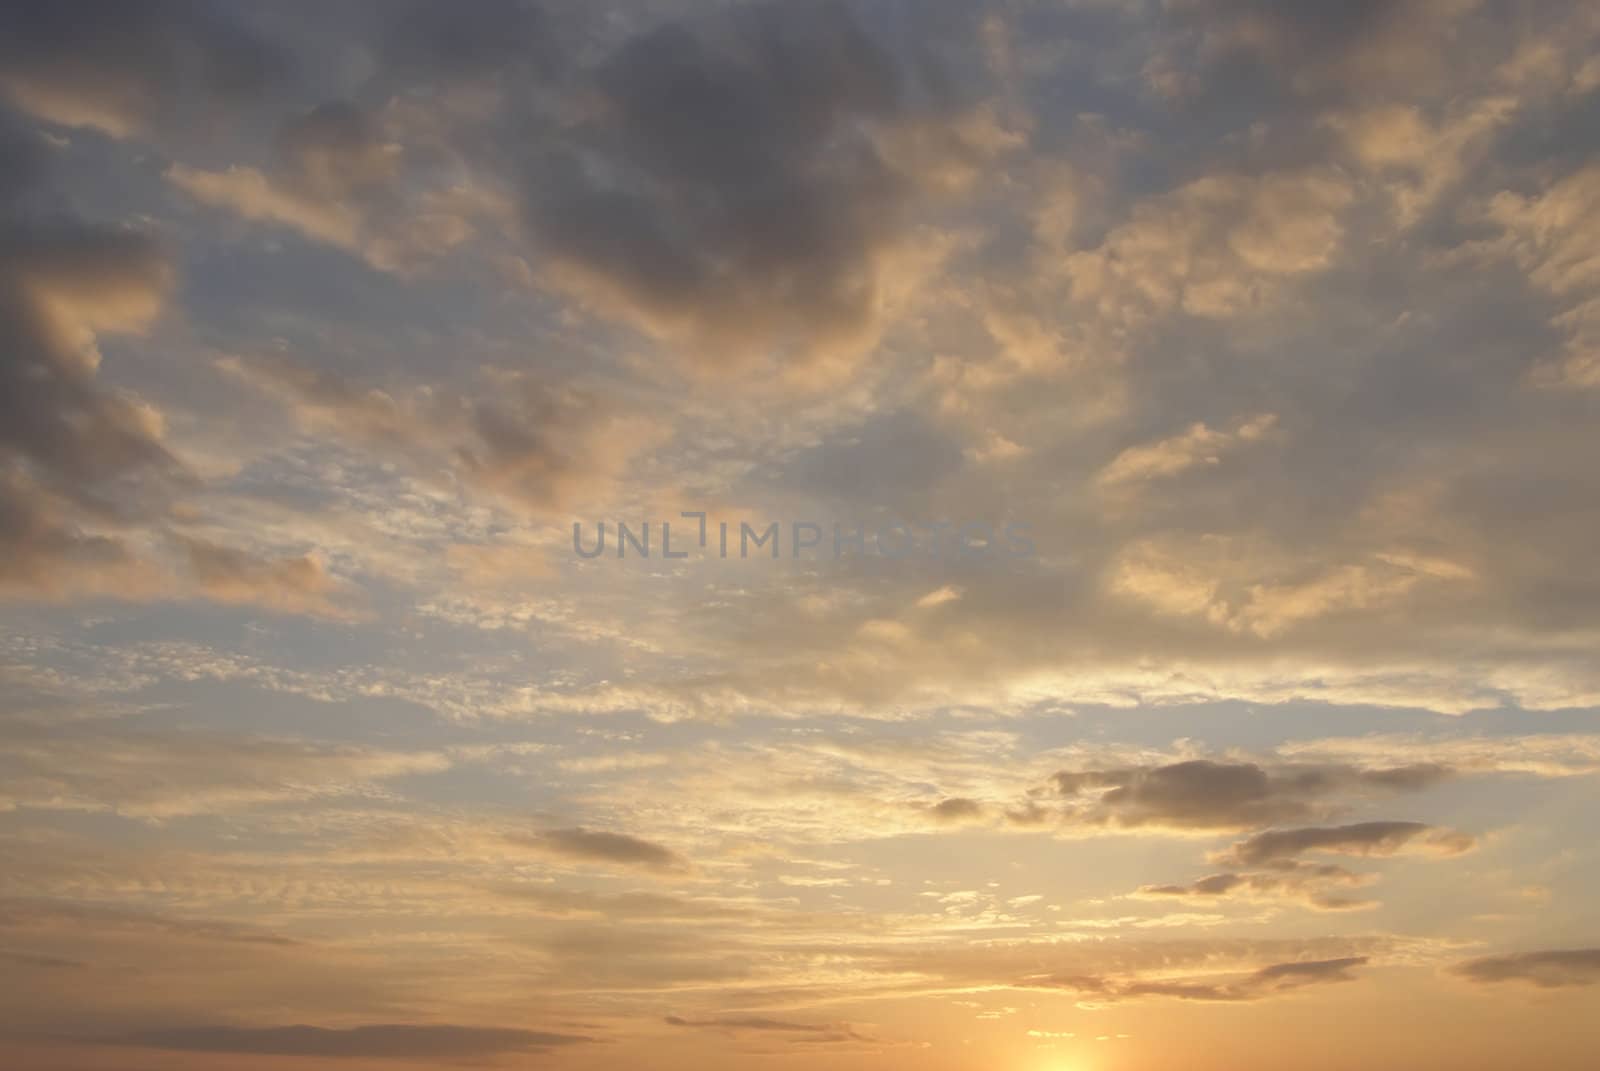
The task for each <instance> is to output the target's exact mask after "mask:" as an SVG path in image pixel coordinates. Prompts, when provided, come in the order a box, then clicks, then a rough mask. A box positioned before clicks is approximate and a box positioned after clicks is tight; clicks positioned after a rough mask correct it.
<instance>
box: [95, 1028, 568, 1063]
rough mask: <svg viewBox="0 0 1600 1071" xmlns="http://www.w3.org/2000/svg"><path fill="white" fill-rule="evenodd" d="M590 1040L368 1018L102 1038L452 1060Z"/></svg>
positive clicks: (192, 1047) (151, 1044) (144, 1044)
mask: <svg viewBox="0 0 1600 1071" xmlns="http://www.w3.org/2000/svg"><path fill="white" fill-rule="evenodd" d="M593 1040H594V1039H593V1038H592V1037H587V1036H585V1035H582V1034H558V1033H549V1032H545V1031H539V1030H522V1029H515V1028H511V1027H488V1026H452V1025H422V1024H374V1025H371V1026H354V1027H320V1026H274V1027H238V1026H196V1027H167V1028H163V1029H155V1030H140V1031H136V1032H134V1033H131V1034H123V1035H119V1036H115V1037H110V1038H107V1039H105V1041H104V1043H105V1044H110V1045H127V1046H135V1047H139V1048H151V1049H164V1050H167V1051H169V1052H221V1053H234V1054H238V1055H261V1056H328V1057H344V1058H352V1059H384V1060H432V1061H437V1060H447V1061H457V1060H481V1059H485V1058H488V1057H495V1056H503V1055H507V1054H513V1053H538V1052H548V1051H550V1050H552V1049H559V1048H565V1047H568V1046H572V1045H580V1044H584V1043H586V1042H592V1041H593Z"/></svg>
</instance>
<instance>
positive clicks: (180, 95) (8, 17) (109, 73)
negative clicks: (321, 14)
mask: <svg viewBox="0 0 1600 1071" xmlns="http://www.w3.org/2000/svg"><path fill="white" fill-rule="evenodd" d="M237 14H238V13H237V10H236V9H235V8H233V7H231V6H229V5H226V4H215V3H203V2H200V0H122V2H118V3H108V4H96V5H94V7H93V8H92V10H85V9H83V8H81V7H75V6H73V5H70V4H58V3H51V2H50V0H18V2H16V3H8V4H5V5H4V6H3V7H0V93H3V94H4V95H5V96H7V97H9V98H10V100H11V101H12V103H14V104H16V105H17V106H19V107H21V108H23V109H24V110H26V111H29V112H31V113H33V114H35V115H38V116H40V117H43V118H46V119H50V120H52V121H55V122H60V123H65V124H68V125H74V126H77V125H84V126H94V127H99V128H100V129H102V130H105V131H107V132H108V133H112V134H117V135H121V134H126V133H130V132H131V131H133V130H135V129H137V128H138V127H140V126H142V125H144V124H145V123H146V122H149V121H151V120H154V119H156V118H158V117H160V118H169V119H177V118H179V117H180V115H181V116H182V117H183V118H190V117H193V116H194V115H200V116H205V115H206V114H208V113H210V114H213V115H214V114H216V113H217V112H218V111H221V110H225V109H227V108H228V107H231V106H235V105H237V104H238V103H240V102H242V101H246V100H249V99H251V98H253V97H255V96H257V95H259V94H260V93H262V92H263V91H264V90H266V89H267V88H268V87H270V86H272V85H274V84H276V83H277V82H278V81H279V80H280V79H281V78H282V77H283V76H284V75H285V74H287V73H288V71H289V69H290V62H289V59H288V56H287V54H286V53H285V52H283V51H282V50H281V49H280V48H279V47H278V46H276V45H275V44H273V43H272V42H270V41H268V40H267V39H265V38H264V37H262V36H261V35H259V34H258V33H257V32H255V30H254V29H253V28H252V27H251V26H250V25H249V24H248V23H247V22H246V21H244V20H243V19H241V18H239V17H237Z"/></svg>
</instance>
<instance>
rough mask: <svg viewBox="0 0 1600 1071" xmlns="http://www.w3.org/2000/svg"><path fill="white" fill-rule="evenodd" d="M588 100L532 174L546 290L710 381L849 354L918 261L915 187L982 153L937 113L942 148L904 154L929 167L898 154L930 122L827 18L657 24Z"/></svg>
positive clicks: (882, 63) (777, 15) (819, 12)
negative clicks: (652, 340)
mask: <svg viewBox="0 0 1600 1071" xmlns="http://www.w3.org/2000/svg"><path fill="white" fill-rule="evenodd" d="M594 92H595V93H596V95H597V107H596V108H595V109H593V111H592V114H591V115H590V116H589V117H588V119H587V121H586V122H585V123H584V124H583V126H581V127H580V128H579V129H578V130H577V131H575V133H574V136H573V138H572V142H571V145H570V148H569V149H568V151H567V152H566V154H565V156H564V157H558V158H554V159H548V160H544V161H541V162H539V164H538V165H537V167H535V168H533V169H532V171H531V172H530V177H529V181H528V195H527V210H526V216H527V224H528V229H529V231H530V234H531V236H532V238H533V239H534V241H535V242H536V244H537V245H538V247H539V249H540V252H541V255H542V256H543V258H544V263H545V270H546V273H547V275H548V277H549V279H550V280H551V281H552V282H553V283H554V284H555V285H557V286H558V287H561V288H563V289H565V290H567V291H569V292H571V293H573V294H575V295H577V296H578V297H579V298H580V299H581V300H583V301H585V302H586V303H588V304H589V305H590V306H591V307H594V308H596V309H599V310H601V311H604V312H607V313H610V314H614V315H617V316H620V317H622V318H623V319H625V320H627V321H628V322H630V323H632V324H634V325H635V326H637V327H639V328H641V329H643V330H644V331H646V332H647V333H649V334H652V335H655V336H657V337H660V338H663V339H667V340H669V341H672V342H674V343H677V344H679V345H681V347H682V349H683V351H684V352H685V353H686V354H688V355H689V356H690V357H691V359H694V360H698V361H703V362H706V363H709V364H711V365H713V366H723V367H726V366H728V365H732V364H735V363H738V362H741V361H746V360H749V359H750V358H752V357H754V356H757V355H768V356H778V357H782V358H785V359H787V360H789V361H791V362H794V363H795V364H798V365H807V364H815V363H817V362H819V361H825V360H829V359H833V360H846V359H852V358H854V357H856V356H858V355H859V354H860V352H861V351H862V350H863V349H864V348H866V347H867V346H869V345H871V344H872V342H874V341H875V339H876V336H877V334H878V332H879V331H880V330H881V326H882V324H881V319H882V315H883V313H884V310H885V307H886V306H887V305H889V304H890V303H891V302H892V300H893V299H894V297H895V292H896V290H897V288H899V287H900V286H901V285H903V281H904V278H905V276H906V274H907V273H908V272H915V270H916V264H917V263H918V261H919V259H920V257H921V255H920V254H918V253H917V251H916V250H915V249H914V248H913V247H912V245H911V244H910V235H909V234H908V229H907V228H908V221H907V218H906V216H907V206H908V205H909V203H910V202H911V200H912V199H913V198H914V197H915V196H916V194H917V193H918V191H919V185H920V184H921V182H922V179H923V178H924V176H927V175H931V174H932V173H934V172H935V171H936V170H937V169H938V167H939V166H940V164H941V163H942V162H943V161H945V160H948V159H949V158H950V156H951V155H952V154H955V155H957V156H959V155H961V154H963V153H965V154H968V155H969V156H973V155H975V156H981V154H982V151H983V148H982V145H981V144H980V143H979V141H978V139H974V138H973V137H971V136H964V133H969V132H970V129H971V124H970V123H969V124H968V125H967V126H963V125H962V124H961V123H960V122H958V121H957V120H958V119H960V118H961V117H962V116H961V115H959V114H957V113H956V112H954V111H952V112H951V114H950V115H949V122H948V123H946V124H944V127H943V129H944V130H945V136H944V137H943V138H939V137H936V136H935V137H927V138H918V139H914V143H915V144H917V145H918V146H921V147H923V148H926V147H927V146H930V145H931V146H936V147H937V148H936V149H935V150H934V152H935V157H934V158H932V159H930V158H928V154H927V153H926V152H921V153H918V154H914V158H913V159H910V160H906V159H904V157H903V156H902V155H898V154H897V152H896V149H897V148H903V147H904V145H905V144H906V139H905V138H904V137H899V136H901V135H905V134H907V133H908V132H909V131H910V130H911V129H912V128H913V127H917V128H921V129H925V130H929V131H934V130H938V129H940V127H941V113H940V112H939V111H938V110H937V109H934V110H929V109H928V108H923V107H920V106H918V105H914V104H913V103H912V100H911V96H910V92H911V75H910V74H909V72H908V71H907V70H906V69H905V68H904V66H903V65H902V64H901V63H900V62H899V61H898V60H897V58H896V57H895V56H893V55H892V54H891V53H890V52H889V51H888V50H887V49H886V48H885V47H884V46H882V45H881V44H879V43H878V42H877V41H875V40H874V38H873V37H872V36H870V35H869V34H868V33H867V32H866V31H865V30H864V29H863V28H862V27H861V26H860V25H859V24H858V23H857V22H856V20H855V19H854V17H853V16H852V14H851V13H850V11H849V9H848V8H846V7H845V6H843V5H838V4H825V5H819V6H814V7H809V8H807V9H805V10H804V11H803V12H801V11H796V10H794V9H793V8H790V7H788V6H786V5H781V4H767V5H758V6H750V7H744V8H740V9H737V10H735V11H730V12H728V13H725V14H721V15H716V16H710V17H707V18H705V19H703V20H700V21H692V22H686V23H679V24H669V25H666V26H663V27H661V28H659V29H656V30H654V31H651V32H649V33H647V34H644V35H643V36H641V37H639V38H637V39H635V40H633V41H631V42H629V43H628V44H627V45H625V46H624V47H623V48H621V49H620V50H619V51H618V52H617V53H616V54H614V55H613V56H611V57H610V58H609V59H608V60H607V61H606V62H605V63H604V64H603V65H602V66H601V67H600V68H599V70H598V71H597V72H596V73H595V77H594ZM897 137H899V140H896V139H897ZM909 165H915V166H914V167H913V166H909Z"/></svg>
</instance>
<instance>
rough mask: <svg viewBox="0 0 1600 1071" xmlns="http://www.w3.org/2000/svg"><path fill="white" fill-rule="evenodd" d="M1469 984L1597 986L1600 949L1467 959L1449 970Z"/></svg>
mask: <svg viewBox="0 0 1600 1071" xmlns="http://www.w3.org/2000/svg"><path fill="white" fill-rule="evenodd" d="M1450 970H1451V973H1452V974H1455V975H1457V976H1458V977H1461V978H1465V979H1466V980H1467V981H1469V982H1478V983H1483V984H1491V983H1497V982H1525V983H1527V984H1529V985H1533V986H1537V987H1538V988H1540V989H1563V988H1567V987H1571V986H1587V985H1595V984H1600V948H1561V949H1551V950H1548V951H1543V952H1512V953H1508V954H1506V955H1501V956H1485V957H1483V958H1481V959H1472V960H1467V961H1466V962H1465V963H1458V964H1456V965H1455V966H1454V967H1452V968H1450Z"/></svg>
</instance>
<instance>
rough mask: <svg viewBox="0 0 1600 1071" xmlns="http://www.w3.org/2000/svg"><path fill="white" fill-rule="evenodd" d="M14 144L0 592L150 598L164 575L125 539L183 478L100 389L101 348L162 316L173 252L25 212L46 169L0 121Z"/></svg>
mask: <svg viewBox="0 0 1600 1071" xmlns="http://www.w3.org/2000/svg"><path fill="white" fill-rule="evenodd" d="M13 142H16V143H18V146H19V148H20V150H21V151H20V152H19V154H18V156H17V161H18V162H17V165H16V166H15V168H14V169H13V168H11V167H10V166H8V168H7V169H6V182H5V183H3V184H0V195H3V196H4V199H3V200H0V333H3V334H4V335H5V338H6V344H5V346H4V347H3V349H0V541H3V542H0V550H3V552H4V554H3V556H4V558H5V559H6V564H5V565H4V566H0V588H3V589H4V591H5V593H7V594H11V595H18V596H29V597H45V598H61V597H65V596H69V595H83V594H98V593H117V594H126V595H129V596H133V597H137V596H140V595H145V594H149V593H150V592H151V591H153V590H154V589H156V588H159V587H160V586H161V580H160V578H159V571H158V570H157V569H155V568H153V567H151V566H150V565H149V564H147V562H146V561H145V560H143V555H142V554H141V549H142V548H139V547H138V546H137V545H136V544H135V543H134V542H132V541H131V540H130V539H129V537H128V532H127V529H128V528H129V527H130V526H131V525H133V524H134V523H135V522H138V521H142V520H147V519H148V518H149V517H150V516H151V515H152V514H153V513H155V512H157V511H158V510H159V508H160V505H161V503H162V502H164V501H165V499H166V498H167V497H168V496H169V495H170V493H171V492H172V490H173V489H174V488H175V487H176V486H178V485H179V484H180V483H182V482H183V480H184V474H183V473H182V471H181V467H180V466H179V465H178V463H177V461H176V460H175V459H174V458H173V457H172V455H171V454H170V453H169V452H168V451H167V449H166V447H165V445H164V444H163V442H162V437H163V428H164V421H163V418H162V416H161V414H160V413H159V412H158V411H157V410H156V409H154V408H153V407H151V406H150V405H148V404H146V403H145V402H143V401H142V400H141V399H139V398H138V397H137V396H136V395H134V394H133V393H132V392H130V391H126V390H122V389H115V388H110V389H108V388H106V387H103V386H102V385H101V384H100V383H99V381H98V372H99V368H100V363H101V359H102V354H101V350H100V346H99V342H100V339H101V336H103V335H117V334H132V335H137V334H140V333H142V332H143V331H145V330H146V329H147V328H148V327H149V326H150V325H151V323H152V322H153V321H154V320H155V319H156V317H157V316H158V315H159V314H160V312H161V310H162V307H163V305H164V303H165V299H166V294H167V291H168V290H169V288H170V285H171V280H172V269H171V265H170V262H169V258H168V254H167V251H166V250H165V249H164V248H163V247H162V246H161V245H160V244H159V243H158V242H157V241H156V240H155V239H154V238H153V237H152V236H151V235H149V234H147V233H144V232H142V231H135V230H132V229H127V228H122V227H116V226H108V225H101V224H94V223H89V222H86V221H83V220H80V219H77V218H75V217H72V216H68V215H63V214H56V215H52V216H49V217H47V218H34V216H33V215H31V214H30V213H29V212H27V211H25V205H26V201H27V198H28V196H29V195H30V194H32V193H34V192H36V190H37V189H38V187H39V186H40V185H41V184H43V183H44V180H45V173H46V163H47V161H46V160H45V159H44V158H42V156H41V155H40V152H39V150H38V148H37V145H38V142H37V141H36V140H35V139H33V138H32V136H31V135H29V134H27V133H26V132H24V131H22V130H21V129H20V128H19V127H18V126H17V125H16V124H15V123H14V122H13V121H12V119H11V117H10V116H9V114H4V115H0V144H4V145H6V146H7V147H9V146H10V145H12V143H13ZM9 163H10V162H9V161H8V165H9Z"/></svg>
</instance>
